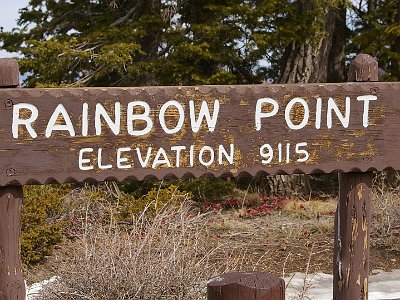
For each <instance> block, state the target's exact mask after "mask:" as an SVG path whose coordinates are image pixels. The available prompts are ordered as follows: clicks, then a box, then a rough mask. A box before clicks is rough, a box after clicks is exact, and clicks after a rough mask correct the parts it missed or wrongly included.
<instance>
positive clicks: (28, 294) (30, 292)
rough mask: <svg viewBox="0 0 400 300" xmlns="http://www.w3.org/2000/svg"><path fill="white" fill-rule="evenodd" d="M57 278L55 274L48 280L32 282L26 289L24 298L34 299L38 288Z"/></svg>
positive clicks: (38, 290)
mask: <svg viewBox="0 0 400 300" xmlns="http://www.w3.org/2000/svg"><path fill="white" fill-rule="evenodd" d="M57 279H58V277H57V276H54V277H51V278H50V279H49V280H43V281H42V282H39V283H34V284H32V285H31V286H29V287H28V288H27V289H26V300H34V299H35V298H36V296H37V295H38V293H39V292H40V290H41V289H42V288H43V287H44V286H45V285H47V284H49V283H52V282H54V281H56V280H57Z"/></svg>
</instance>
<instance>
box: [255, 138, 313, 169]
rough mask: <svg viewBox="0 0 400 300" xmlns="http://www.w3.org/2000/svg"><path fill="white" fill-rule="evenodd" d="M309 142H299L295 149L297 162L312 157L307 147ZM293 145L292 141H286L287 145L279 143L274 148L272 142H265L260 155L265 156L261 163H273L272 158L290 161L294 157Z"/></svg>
mask: <svg viewBox="0 0 400 300" xmlns="http://www.w3.org/2000/svg"><path fill="white" fill-rule="evenodd" d="M305 147H307V142H301V143H297V144H296V145H295V149H294V155H295V158H294V159H293V160H294V161H296V162H305V161H307V160H308V158H309V157H310V154H309V153H308V151H307V150H306V149H304V148H305ZM291 151H293V150H292V146H291V144H290V143H286V145H285V146H283V145H282V143H278V145H277V146H276V148H275V149H274V148H273V147H272V146H271V145H270V144H264V145H262V146H261V147H260V156H261V157H262V158H263V159H262V160H261V163H262V164H263V165H268V164H271V162H272V160H273V159H275V160H276V162H278V163H283V162H284V163H287V164H288V163H290V162H292V161H291V159H290V158H291V157H292V153H291ZM283 158H285V160H284V159H283Z"/></svg>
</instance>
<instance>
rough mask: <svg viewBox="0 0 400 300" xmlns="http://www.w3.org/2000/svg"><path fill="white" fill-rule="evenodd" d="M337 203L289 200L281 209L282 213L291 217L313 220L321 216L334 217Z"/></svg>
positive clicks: (331, 200) (330, 200) (328, 200)
mask: <svg viewBox="0 0 400 300" xmlns="http://www.w3.org/2000/svg"><path fill="white" fill-rule="evenodd" d="M336 206H337V201H336V200H334V199H327V200H308V201H302V200H290V201H288V202H287V203H286V204H285V206H284V207H283V211H284V212H285V213H287V214H289V215H290V216H292V217H296V218H302V219H315V218H319V217H321V216H326V215H334V214H335V211H336Z"/></svg>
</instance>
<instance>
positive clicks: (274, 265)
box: [210, 212, 400, 276]
mask: <svg viewBox="0 0 400 300" xmlns="http://www.w3.org/2000/svg"><path fill="white" fill-rule="evenodd" d="M232 214H233V213H226V214H220V215H216V216H214V220H212V221H211V224H212V225H210V228H211V230H210V237H211V238H212V239H219V240H227V239H229V240H232V241H235V244H237V245H241V246H242V247H243V249H244V251H246V252H247V258H248V261H247V262H246V265H247V267H249V268H252V266H254V268H255V269H258V270H263V271H268V272H271V273H274V274H276V275H279V276H282V275H287V274H289V273H293V272H303V273H304V272H308V273H315V272H323V273H327V274H332V255H333V240H334V216H333V215H332V216H323V217H320V218H315V219H301V218H296V217H293V216H290V215H287V214H285V213H283V212H275V213H273V214H270V215H267V216H262V217H256V218H252V219H240V218H235V217H232ZM371 244H372V245H373V246H372V247H371V254H370V270H371V271H372V270H374V269H382V270H386V271H388V270H391V269H399V268H400V253H397V252H395V251H389V250H387V249H385V248H382V247H381V246H376V245H375V244H376V243H375V242H374V240H372V241H371Z"/></svg>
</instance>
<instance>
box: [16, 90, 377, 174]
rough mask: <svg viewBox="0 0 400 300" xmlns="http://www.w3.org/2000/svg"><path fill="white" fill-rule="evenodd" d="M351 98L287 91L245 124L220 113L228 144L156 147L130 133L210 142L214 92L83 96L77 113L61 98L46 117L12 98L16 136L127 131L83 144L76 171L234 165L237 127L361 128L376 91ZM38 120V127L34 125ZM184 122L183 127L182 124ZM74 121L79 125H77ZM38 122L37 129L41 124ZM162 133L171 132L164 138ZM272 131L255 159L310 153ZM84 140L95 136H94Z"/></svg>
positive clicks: (216, 108) (216, 104) (286, 159)
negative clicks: (124, 98)
mask: <svg viewBox="0 0 400 300" xmlns="http://www.w3.org/2000/svg"><path fill="white" fill-rule="evenodd" d="M352 97H354V96H352ZM355 98H356V100H357V101H358V102H357V101H356V102H353V103H351V97H350V96H341V98H340V99H335V98H333V97H327V98H325V99H323V98H322V97H318V96H317V97H316V98H314V99H309V98H305V97H304V98H301V97H290V98H289V99H287V100H286V98H285V100H284V105H282V104H279V103H282V102H281V101H279V102H278V101H277V100H275V99H273V98H268V97H263V98H259V99H258V100H257V101H256V104H255V111H254V124H244V125H245V126H243V127H242V126H241V125H242V124H240V123H239V122H240V119H241V118H240V116H239V117H238V120H233V119H229V118H228V120H223V121H224V122H228V123H227V124H229V126H230V127H229V128H227V129H226V128H222V129H221V132H222V133H221V135H220V136H222V137H223V139H224V140H229V141H232V142H230V143H229V145H222V144H219V145H213V146H211V145H204V144H201V145H187V146H183V145H168V146H166V145H164V144H162V147H160V146H157V147H155V146H154V144H152V145H153V147H145V146H140V145H141V144H142V142H138V143H137V146H135V145H134V143H135V138H133V137H141V136H146V135H152V134H155V137H156V144H158V145H160V141H163V138H166V143H168V142H169V141H170V140H175V141H176V140H179V139H181V138H186V137H189V138H193V139H194V140H196V138H197V137H198V133H200V132H201V133H204V134H205V136H207V138H205V139H204V141H208V142H210V141H214V140H215V139H214V137H212V133H213V132H215V131H216V128H218V127H217V126H218V122H219V116H220V111H221V103H220V101H219V99H214V101H194V100H189V101H188V103H187V104H184V103H181V102H179V101H177V100H174V99H171V100H168V101H166V102H164V103H163V104H162V105H161V107H159V106H157V107H156V108H152V107H151V106H150V104H149V103H148V102H146V101H131V102H128V103H126V107H122V106H121V103H120V102H118V101H117V102H114V103H113V104H112V105H108V104H102V103H93V104H91V105H92V107H91V106H90V105H89V103H88V102H85V103H82V112H81V114H80V112H79V113H76V112H75V111H74V113H72V114H71V113H70V112H68V105H65V106H64V105H63V104H61V103H60V104H58V105H57V106H55V108H54V109H53V110H50V111H49V110H46V111H45V113H44V115H45V116H44V117H43V115H41V114H40V111H39V109H38V108H37V107H36V106H35V105H32V104H30V103H17V104H15V105H13V110H12V126H11V129H12V136H13V138H14V139H18V138H20V137H21V136H23V138H26V137H27V136H28V137H30V138H32V139H36V138H38V135H40V137H45V138H47V139H51V138H56V134H55V131H58V132H62V133H63V135H64V136H65V135H67V136H69V137H75V136H76V135H77V134H78V135H79V134H81V136H82V137H88V136H92V137H93V136H94V135H96V136H101V135H109V134H110V132H111V134H112V135H115V136H119V135H125V136H123V137H122V138H121V139H120V140H119V139H118V138H115V139H116V140H118V141H126V140H127V138H129V136H131V137H132V138H131V141H129V143H128V145H127V146H126V147H120V148H107V147H110V146H109V145H108V144H105V145H99V146H98V148H91V147H86V148H82V149H80V150H79V158H78V166H79V169H80V170H84V171H89V170H94V169H98V170H108V169H112V168H117V169H132V168H137V167H138V168H149V169H159V168H180V167H195V166H199V167H206V168H208V167H213V166H219V165H224V166H227V165H234V164H235V151H236V149H235V146H234V144H233V141H234V139H235V138H236V137H237V136H236V135H235V134H236V133H234V132H236V130H239V132H240V133H241V134H242V133H243V134H247V133H248V132H249V125H250V126H254V125H255V130H256V131H261V130H262V129H263V132H260V133H259V134H258V135H260V137H261V135H262V138H264V137H265V138H268V134H269V133H271V132H273V131H275V128H274V127H273V124H275V122H274V121H276V120H277V118H281V120H280V122H278V124H283V125H279V126H280V127H279V129H278V131H279V132H284V130H285V129H286V131H287V132H292V131H299V130H303V129H305V128H306V127H315V128H316V129H318V130H321V129H322V128H325V129H332V128H333V127H343V128H349V127H350V126H351V125H352V124H353V122H354V125H357V126H358V127H359V128H360V127H361V124H362V126H363V127H364V128H365V127H368V126H369V125H370V115H369V111H370V106H371V102H372V101H376V100H378V98H377V96H375V95H361V96H357V97H355ZM353 100H355V99H353ZM360 102H362V103H360ZM222 103H223V102H222ZM244 103H247V101H244ZM246 105H247V104H246ZM354 107H357V109H358V110H357V115H356V116H357V118H354V116H353V118H352V115H351V113H352V109H353V110H354ZM361 107H362V108H361ZM158 109H159V110H158ZM228 109H229V107H228ZM361 111H362V117H361ZM124 113H126V119H123V118H125V116H124ZM225 113H226V112H225ZM251 113H253V112H251ZM228 115H229V114H228ZM252 116H253V115H252ZM251 118H252V117H251ZM282 119H284V120H282ZM78 120H79V121H78ZM156 122H158V124H156ZM189 122H190V124H189ZM250 122H252V120H251V121H250ZM263 123H264V126H265V127H266V125H265V124H270V125H269V128H263ZM350 123H352V124H350ZM39 124H40V126H41V127H39ZM185 124H186V126H187V128H184V126H185ZM79 125H80V128H79V129H78V127H74V126H79ZM157 125H159V126H157ZM104 127H108V129H109V130H106V131H107V132H105V128H104ZM38 128H42V129H41V130H40V131H39V129H38ZM43 128H44V129H43ZM253 128H254V127H253ZM187 130H191V132H192V133H193V135H192V136H190V135H187V132H186V131H187ZM231 130H232V131H231ZM156 131H158V132H156ZM182 131H183V133H185V134H184V135H180V136H177V137H176V138H175V137H169V135H173V134H177V133H179V132H182ZM163 134H164V135H163ZM165 134H166V135H168V136H167V137H165ZM273 134H274V140H270V141H269V142H268V140H266V141H263V142H261V143H260V144H261V145H258V146H256V147H257V148H258V149H257V150H255V151H256V152H257V151H258V152H259V155H260V156H259V160H260V161H261V164H262V165H274V164H289V163H295V164H296V163H305V162H307V161H308V160H309V158H310V152H311V150H310V149H308V148H307V147H308V143H307V142H297V143H296V142H293V141H290V140H287V139H288V138H289V139H290V138H291V134H293V132H292V133H289V134H288V135H286V136H285V137H284V138H283V140H282V141H279V140H277V139H276V134H277V133H275V132H273ZM294 136H295V135H293V137H294ZM146 138H147V137H146ZM150 138H151V137H150ZM87 140H88V142H91V143H92V142H93V140H95V139H93V140H92V139H87ZM99 140H102V139H99ZM204 141H203V142H204ZM253 141H254V142H255V143H259V137H257V136H256V137H255V138H254V139H253V140H252V141H251V142H253ZM84 142H85V140H82V143H84ZM213 143H214V142H213ZM92 147H93V146H92ZM96 147H97V146H96ZM112 147H115V146H112ZM110 149H112V150H110ZM241 150H242V151H243V150H245V149H241ZM313 150H315V149H313ZM244 152H245V151H243V152H241V153H239V154H237V155H236V157H243V156H242V155H243V154H244ZM253 152H254V150H253V149H251V153H253ZM236 153H237V152H236Z"/></svg>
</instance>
